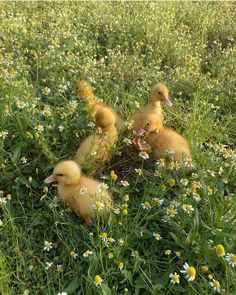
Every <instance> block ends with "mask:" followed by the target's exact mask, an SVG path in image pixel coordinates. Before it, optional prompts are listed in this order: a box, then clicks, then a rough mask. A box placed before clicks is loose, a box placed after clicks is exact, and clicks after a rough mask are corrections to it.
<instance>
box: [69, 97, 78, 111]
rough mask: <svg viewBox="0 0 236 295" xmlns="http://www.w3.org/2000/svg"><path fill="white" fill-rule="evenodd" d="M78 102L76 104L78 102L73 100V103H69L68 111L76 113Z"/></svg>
mask: <svg viewBox="0 0 236 295" xmlns="http://www.w3.org/2000/svg"><path fill="white" fill-rule="evenodd" d="M77 105H78V104H77V102H76V100H74V99H73V100H71V101H69V105H68V109H69V110H70V111H71V112H74V111H75V110H76V108H77Z"/></svg>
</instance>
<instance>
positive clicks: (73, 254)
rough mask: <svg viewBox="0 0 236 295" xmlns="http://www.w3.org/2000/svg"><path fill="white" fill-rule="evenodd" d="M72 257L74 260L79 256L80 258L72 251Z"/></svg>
mask: <svg viewBox="0 0 236 295" xmlns="http://www.w3.org/2000/svg"><path fill="white" fill-rule="evenodd" d="M70 256H71V257H72V258H74V259H76V258H77V256H78V254H77V253H75V251H70Z"/></svg>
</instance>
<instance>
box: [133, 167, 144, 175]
mask: <svg viewBox="0 0 236 295" xmlns="http://www.w3.org/2000/svg"><path fill="white" fill-rule="evenodd" d="M134 171H135V172H136V173H137V174H138V175H139V176H141V175H143V170H142V169H141V168H138V169H134Z"/></svg>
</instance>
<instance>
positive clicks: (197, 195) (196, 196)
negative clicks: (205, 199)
mask: <svg viewBox="0 0 236 295" xmlns="http://www.w3.org/2000/svg"><path fill="white" fill-rule="evenodd" d="M193 198H194V200H195V201H197V202H199V201H201V197H200V195H199V194H198V193H196V192H195V193H193Z"/></svg>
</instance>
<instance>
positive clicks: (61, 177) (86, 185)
mask: <svg viewBox="0 0 236 295" xmlns="http://www.w3.org/2000/svg"><path fill="white" fill-rule="evenodd" d="M55 181H56V182H57V183H58V194H59V198H60V199H61V201H62V202H63V203H65V204H66V205H67V206H69V207H70V208H71V209H72V210H73V211H75V213H76V214H77V215H79V216H80V217H81V218H82V219H84V220H85V222H86V225H87V226H89V227H91V226H92V220H93V218H94V215H95V214H94V205H95V204H96V202H100V203H101V204H102V206H100V209H101V210H100V212H101V214H102V215H103V214H105V213H106V212H108V211H109V210H110V209H111V208H112V196H111V194H110V193H109V192H108V191H107V190H106V189H104V190H102V186H101V183H99V182H98V181H96V180H94V179H92V178H89V177H86V176H85V175H83V174H82V172H81V169H80V167H79V165H78V164H77V163H76V162H74V161H72V160H68V161H62V162H60V163H58V164H57V165H56V167H55V168H54V170H53V173H52V175H50V176H49V177H47V178H46V179H45V180H44V182H45V183H51V182H55ZM100 191H102V192H100ZM101 204H100V205H101Z"/></svg>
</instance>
